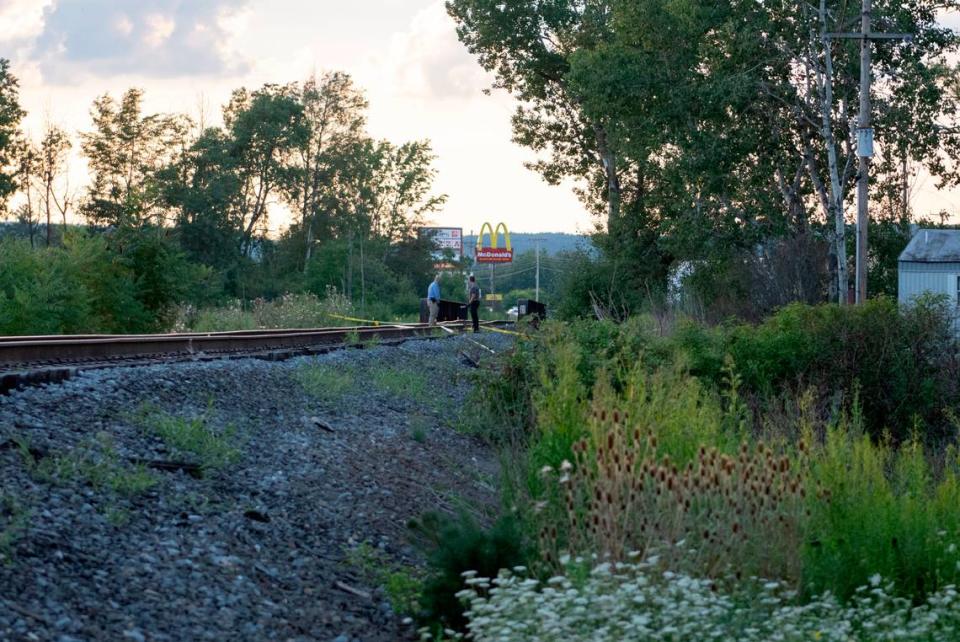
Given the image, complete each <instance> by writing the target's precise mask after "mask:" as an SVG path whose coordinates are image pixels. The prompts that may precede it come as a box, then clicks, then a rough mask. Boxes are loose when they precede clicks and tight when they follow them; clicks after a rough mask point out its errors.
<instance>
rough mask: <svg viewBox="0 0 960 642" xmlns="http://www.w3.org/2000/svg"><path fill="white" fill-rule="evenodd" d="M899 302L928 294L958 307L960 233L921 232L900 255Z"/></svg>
mask: <svg viewBox="0 0 960 642" xmlns="http://www.w3.org/2000/svg"><path fill="white" fill-rule="evenodd" d="M898 273H899V279H898V281H899V283H898V288H897V292H898V295H899V296H898V299H899V300H900V303H909V302H910V301H912V300H913V299H915V298H916V297H917V296H919V295H921V294H923V293H925V292H929V293H932V294H945V295H947V296H948V297H950V300H951V301H953V302H954V304H960V296H958V295H960V230H928V229H920V230H918V231H917V233H916V234H914V235H913V238H912V239H910V243H909V244H908V245H907V248H906V249H905V250H904V251H903V253H902V254H900V260H899V270H898Z"/></svg>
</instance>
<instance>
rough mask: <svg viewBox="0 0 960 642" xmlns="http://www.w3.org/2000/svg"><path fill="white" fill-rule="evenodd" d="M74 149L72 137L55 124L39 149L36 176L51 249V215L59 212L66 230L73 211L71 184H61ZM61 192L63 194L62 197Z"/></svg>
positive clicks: (51, 125)
mask: <svg viewBox="0 0 960 642" xmlns="http://www.w3.org/2000/svg"><path fill="white" fill-rule="evenodd" d="M72 146H73V144H72V143H71V142H70V137H69V135H68V134H67V132H66V131H64V130H63V129H61V128H60V127H57V126H56V125H53V124H47V127H46V131H45V132H44V134H43V138H42V139H41V140H40V146H39V148H38V149H37V160H38V163H39V168H38V169H39V171H38V172H37V174H38V178H39V181H40V186H39V189H40V192H41V194H42V202H43V211H44V214H45V215H46V219H47V245H48V246H49V245H50V239H51V233H52V229H53V224H52V220H51V214H52V212H53V209H54V208H56V209H57V211H59V213H60V216H61V218H62V219H63V225H64V227H66V225H67V211H68V209H69V208H70V186H69V183H66V184H65V185H62V186H61V185H60V183H61V181H65V180H66V174H67V171H68V166H67V159H68V157H69V152H70V148H71V147H72ZM58 192H60V193H59V195H58Z"/></svg>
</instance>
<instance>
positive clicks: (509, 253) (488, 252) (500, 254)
mask: <svg viewBox="0 0 960 642" xmlns="http://www.w3.org/2000/svg"><path fill="white" fill-rule="evenodd" d="M512 262H513V250H507V249H505V248H502V247H481V248H479V249H477V263H512Z"/></svg>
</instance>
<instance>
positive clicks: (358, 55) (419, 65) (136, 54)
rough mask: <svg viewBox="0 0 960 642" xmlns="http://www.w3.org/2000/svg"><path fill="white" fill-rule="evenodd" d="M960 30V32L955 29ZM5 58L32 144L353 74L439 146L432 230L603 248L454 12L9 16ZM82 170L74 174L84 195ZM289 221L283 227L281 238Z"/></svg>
mask: <svg viewBox="0 0 960 642" xmlns="http://www.w3.org/2000/svg"><path fill="white" fill-rule="evenodd" d="M945 20H946V21H947V22H948V24H951V26H955V27H960V18H958V17H957V16H955V15H951V16H945ZM0 57H7V58H10V59H11V61H12V68H13V73H14V74H15V75H16V76H17V77H18V78H19V79H20V83H21V102H22V104H23V106H24V107H25V109H27V111H28V113H29V115H28V117H27V118H26V120H25V121H24V126H25V128H26V129H27V131H28V133H30V134H32V135H33V136H35V137H39V134H40V132H41V131H42V129H43V127H44V124H45V123H46V122H53V123H56V124H58V125H60V126H62V127H65V128H66V129H68V130H70V131H72V132H77V131H81V130H87V129H89V128H90V127H91V125H90V117H89V108H90V105H91V103H92V102H93V100H94V99H95V98H96V97H97V96H99V95H102V94H103V93H106V92H110V93H112V94H113V95H114V96H119V95H120V94H121V93H122V92H123V91H124V90H125V89H127V88H129V87H133V86H136V87H141V88H143V89H144V90H145V92H146V96H145V101H144V108H145V111H146V112H148V113H155V112H182V113H186V114H188V115H190V116H191V117H193V118H194V119H199V118H200V117H201V116H202V117H203V119H204V121H205V122H206V123H207V124H215V123H217V122H218V120H219V118H220V107H221V105H222V104H223V103H225V102H226V100H227V98H228V97H229V94H230V92H231V91H232V90H233V89H236V88H238V87H242V86H245V87H248V88H255V87H258V86H260V85H262V84H263V83H266V82H275V83H285V82H292V81H301V80H303V79H305V78H307V77H308V76H309V75H310V74H311V73H313V72H316V73H318V74H319V73H323V72H325V71H345V72H347V73H350V74H351V75H352V76H353V77H354V79H355V81H356V82H357V84H358V85H359V86H360V87H362V88H364V89H365V90H366V92H367V97H368V100H369V102H370V111H369V129H370V133H371V134H372V135H374V136H376V137H379V138H387V139H389V140H391V141H393V142H395V143H401V142H404V141H408V140H419V139H424V138H427V139H430V140H431V142H432V144H433V148H434V151H435V153H436V154H437V157H438V158H437V160H436V164H435V166H436V169H437V170H438V179H437V182H436V191H437V192H439V193H445V194H447V195H448V196H449V200H448V202H447V204H446V206H445V208H444V210H443V211H442V212H441V213H438V214H436V215H435V216H434V220H433V221H432V223H435V224H438V225H444V226H453V227H462V228H464V229H465V231H467V232H470V231H471V230H479V228H480V227H481V225H482V224H483V223H484V222H491V223H493V224H494V225H496V223H498V222H501V221H502V222H504V223H506V224H507V226H508V227H509V228H510V230H512V231H518V232H589V231H591V230H592V229H593V226H594V219H593V218H592V217H591V215H590V214H589V213H587V212H586V211H585V210H584V209H583V207H582V206H581V205H580V203H579V201H578V200H577V199H576V197H575V196H574V195H573V192H572V190H571V188H570V186H569V185H566V186H558V187H555V186H550V185H547V184H546V183H545V182H543V181H542V179H541V178H540V177H539V176H538V175H537V174H535V173H533V172H531V171H529V170H527V169H526V168H525V167H524V166H523V163H524V161H528V160H532V159H533V156H532V152H530V151H529V150H525V149H523V148H521V147H519V146H517V145H515V144H514V143H512V142H511V131H510V116H511V114H512V113H513V103H512V100H511V98H510V97H509V96H507V95H506V94H505V93H503V92H494V93H493V94H492V95H485V94H484V93H483V90H484V89H486V88H488V87H489V86H490V84H491V82H492V78H491V77H490V76H488V75H487V74H486V73H485V72H484V71H483V70H482V69H481V68H480V66H479V65H478V64H477V63H476V61H475V60H474V59H473V57H472V56H471V55H470V54H469V53H468V52H467V51H466V49H465V48H464V47H463V45H462V44H460V42H459V41H458V40H457V37H456V33H455V31H454V26H453V22H452V21H451V19H450V18H449V17H448V16H447V15H446V11H445V10H444V6H443V1H442V0H0ZM85 175H86V172H85V167H84V165H83V161H82V159H81V158H79V155H77V156H76V157H75V158H74V159H73V160H72V176H73V178H72V180H73V182H74V184H75V185H76V184H79V183H80V182H82V180H83V178H84V176H85ZM913 205H914V207H915V209H916V210H917V213H919V214H925V213H933V212H938V211H940V210H944V209H945V210H947V211H949V212H951V213H952V212H954V211H960V192H955V191H951V192H938V191H937V190H936V189H935V185H934V183H933V181H932V180H930V179H929V178H924V177H919V178H918V179H917V181H916V183H915V188H914V195H913ZM288 222H289V221H288V220H287V217H286V214H285V213H284V212H281V211H277V212H275V214H274V216H273V219H272V221H271V225H270V228H271V232H273V233H276V232H278V231H279V230H281V229H282V228H283V227H285V225H286V224H287V223H288Z"/></svg>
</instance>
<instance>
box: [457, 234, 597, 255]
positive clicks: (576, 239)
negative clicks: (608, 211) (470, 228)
mask: <svg viewBox="0 0 960 642" xmlns="http://www.w3.org/2000/svg"><path fill="white" fill-rule="evenodd" d="M536 239H540V251H541V252H543V253H544V254H559V253H560V252H572V251H575V250H579V249H584V250H590V249H593V243H592V242H591V241H590V237H589V236H582V235H579V234H561V233H558V232H545V233H542V234H522V233H517V234H515V233H512V232H511V234H510V242H511V243H512V244H513V251H514V254H523V253H524V252H526V251H528V250H535V249H536V248H537V241H536ZM463 243H464V250H465V251H466V253H467V254H468V255H469V256H473V248H474V247H476V244H477V237H476V236H475V235H474V236H464V237H463ZM500 243H501V244H502V243H503V240H502V239H501V240H500Z"/></svg>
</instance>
